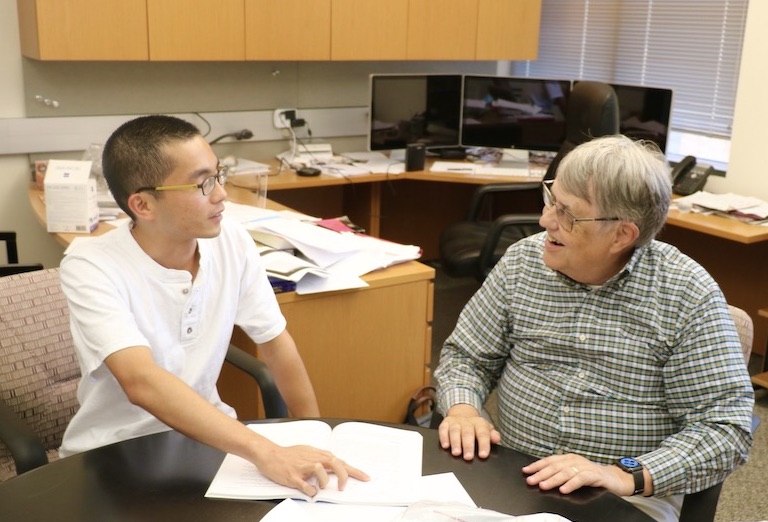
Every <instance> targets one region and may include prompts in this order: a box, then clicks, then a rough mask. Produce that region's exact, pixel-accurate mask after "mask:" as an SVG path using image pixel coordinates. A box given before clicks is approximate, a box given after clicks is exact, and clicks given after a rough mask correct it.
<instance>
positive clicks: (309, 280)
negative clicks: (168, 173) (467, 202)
mask: <svg viewBox="0 0 768 522" xmlns="http://www.w3.org/2000/svg"><path fill="white" fill-rule="evenodd" d="M225 205H226V215H228V216H230V217H231V218H232V219H235V220H237V221H239V222H240V223H242V224H243V225H244V226H245V228H246V229H247V230H248V232H249V233H250V234H251V237H253V239H254V241H256V243H257V246H258V247H259V252H260V253H261V257H262V259H263V260H264V264H265V266H266V269H267V275H268V276H269V277H271V278H275V279H276V280H278V281H289V282H292V283H295V285H296V286H295V290H296V293H298V294H311V293H317V292H327V291H332V290H344V289H350V288H362V287H365V286H368V284H367V283H366V282H365V281H363V279H362V278H361V277H360V276H362V275H364V274H367V273H369V272H372V271H374V270H378V269H381V268H386V267H388V266H391V265H393V264H397V263H403V262H405V261H412V260H416V259H418V258H419V257H421V249H420V248H419V247H418V246H414V245H401V244H398V243H393V242H390V241H385V240H381V239H378V238H374V237H371V236H367V235H365V234H362V233H361V232H360V230H359V229H356V228H354V227H353V226H350V224H348V222H345V220H344V219H341V218H338V219H318V218H315V217H312V216H307V215H305V214H300V213H298V212H293V211H288V210H282V211H275V210H268V209H263V208H258V207H252V206H250V205H241V204H238V203H233V202H230V201H227V202H226V203H225ZM273 288H275V290H276V291H285V288H287V286H286V285H285V284H284V283H277V282H276V283H273Z"/></svg>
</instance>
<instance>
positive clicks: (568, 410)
mask: <svg viewBox="0 0 768 522" xmlns="http://www.w3.org/2000/svg"><path fill="white" fill-rule="evenodd" d="M562 411H563V413H571V409H570V408H569V407H568V406H563V408H562Z"/></svg>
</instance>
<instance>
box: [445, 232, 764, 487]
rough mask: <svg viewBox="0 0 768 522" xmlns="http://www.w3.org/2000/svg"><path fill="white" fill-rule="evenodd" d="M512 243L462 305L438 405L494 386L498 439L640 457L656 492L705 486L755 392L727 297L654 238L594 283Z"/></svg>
mask: <svg viewBox="0 0 768 522" xmlns="http://www.w3.org/2000/svg"><path fill="white" fill-rule="evenodd" d="M544 237H545V235H544V234H537V235H535V236H531V237H530V238H527V239H525V240H523V241H520V242H518V243H517V244H515V245H514V246H512V247H511V248H510V249H509V250H508V251H507V253H506V254H505V256H504V257H503V258H502V260H501V261H500V262H499V263H498V265H497V266H496V267H495V268H494V270H493V272H492V273H491V274H490V275H489V276H488V278H487V279H486V281H485V283H484V284H483V287H482V288H481V289H480V290H479V291H478V292H477V294H475V296H474V297H473V298H472V299H471V300H470V301H469V303H468V304H467V306H466V307H465V308H464V310H463V312H462V313H461V316H460V317H459V320H458V322H457V324H456V328H455V330H454V331H453V333H452V334H451V336H450V337H449V338H448V339H447V340H446V342H445V345H444V346H443V351H442V353H441V356H440V364H439V366H438V368H437V370H436V372H435V378H436V380H437V383H438V396H439V401H440V404H439V409H440V410H441V411H443V412H445V411H446V410H447V409H448V408H450V407H451V406H452V405H454V404H458V403H466V404H471V405H472V406H474V407H475V408H477V409H478V410H480V408H481V407H482V404H483V403H484V402H485V399H486V398H487V396H488V394H489V393H490V391H491V390H492V389H493V388H494V386H498V396H499V401H498V402H499V422H500V426H499V427H498V428H499V430H500V431H501V433H502V444H503V445H505V446H508V447H511V448H514V449H516V450H518V451H521V452H524V453H527V454H529V455H532V456H537V457H543V456H546V455H552V454H558V453H577V454H579V455H582V456H584V457H586V458H588V459H590V460H592V461H594V462H599V463H603V464H610V463H613V462H614V461H615V460H616V459H618V458H620V457H635V458H637V460H638V461H640V462H641V463H642V464H643V465H644V466H645V467H646V468H647V469H648V471H649V472H650V473H651V476H652V477H653V483H654V488H655V493H654V494H655V495H657V496H664V495H669V494H681V493H683V494H684V493H689V492H693V491H698V490H701V489H704V488H707V487H709V486H711V485H714V484H716V483H718V482H721V481H723V480H724V479H725V478H726V476H727V475H728V474H729V473H730V472H731V471H733V470H734V469H735V468H736V467H737V466H739V465H740V464H742V463H743V462H745V461H746V459H747V455H748V452H749V449H750V447H751V445H752V437H751V434H750V427H751V419H752V407H753V404H754V392H753V390H752V386H751V384H750V380H749V375H748V373H747V370H746V366H745V364H744V358H743V356H742V352H741V345H740V343H739V338H738V334H737V333H736V329H735V326H734V324H733V320H732V319H731V315H730V312H729V310H728V307H727V304H726V302H725V298H724V297H723V294H722V292H721V291H720V289H719V287H718V286H717V284H716V283H715V282H714V280H713V279H712V277H711V276H710V275H709V274H708V273H707V272H706V271H705V270H704V269H703V268H702V267H701V266H700V265H698V264H697V263H696V262H694V261H693V260H691V259H690V258H689V257H687V256H685V255H684V254H682V253H681V252H680V251H678V250H677V249H676V248H675V247H673V246H671V245H667V244H665V243H661V242H659V241H653V242H651V243H650V244H649V245H647V246H645V247H643V248H640V249H637V250H636V251H635V253H634V255H633V256H632V259H631V260H630V261H629V263H628V264H627V265H626V266H625V267H624V269H623V270H622V271H621V272H620V273H619V274H617V275H616V276H615V277H613V278H612V279H611V280H609V281H608V282H606V283H605V284H604V285H602V286H601V287H599V288H591V287H589V286H585V285H583V284H580V283H577V282H575V281H573V280H571V279H569V278H568V277H565V276H564V275H562V274H560V273H558V272H555V271H553V270H551V269H549V268H547V266H546V265H544V263H543V261H542V253H543V244H544Z"/></svg>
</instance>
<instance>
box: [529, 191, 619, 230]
mask: <svg viewBox="0 0 768 522" xmlns="http://www.w3.org/2000/svg"><path fill="white" fill-rule="evenodd" d="M552 183H554V180H549V181H543V182H542V183H541V191H542V194H543V196H544V208H553V207H554V209H555V218H556V219H557V224H558V225H560V228H562V229H563V230H565V231H566V232H570V231H572V230H573V224H574V223H584V222H589V221H621V218H618V217H599V218H577V217H574V215H573V214H571V213H570V212H568V211H567V210H565V209H564V208H563V207H562V206H560V205H559V204H558V203H557V200H556V199H555V196H554V195H553V194H552V190H551V189H550V188H549V187H550V186H551V185H552Z"/></svg>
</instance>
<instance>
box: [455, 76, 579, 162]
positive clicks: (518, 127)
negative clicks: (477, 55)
mask: <svg viewBox="0 0 768 522" xmlns="http://www.w3.org/2000/svg"><path fill="white" fill-rule="evenodd" d="M463 92H464V94H463V110H462V122H461V143H462V145H464V146H465V147H490V148H511V149H527V150H542V151H556V150H558V149H559V148H560V145H561V144H562V143H563V141H564V139H565V111H566V107H567V104H568V97H569V96H570V93H571V81H570V80H544V79H535V78H511V77H506V76H472V75H467V76H465V77H464V89H463Z"/></svg>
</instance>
